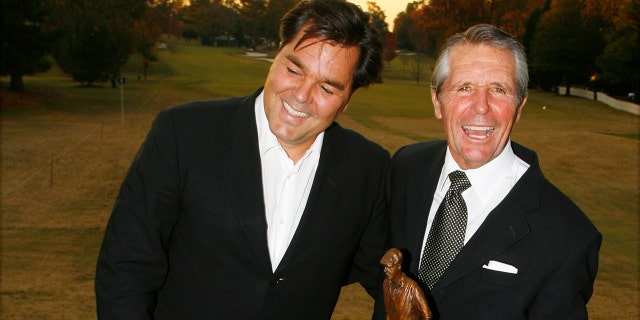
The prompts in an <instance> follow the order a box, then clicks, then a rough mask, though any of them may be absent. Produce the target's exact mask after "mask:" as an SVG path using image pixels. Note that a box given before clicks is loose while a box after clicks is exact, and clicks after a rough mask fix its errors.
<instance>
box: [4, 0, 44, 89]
mask: <svg viewBox="0 0 640 320" xmlns="http://www.w3.org/2000/svg"><path fill="white" fill-rule="evenodd" d="M48 16H49V9H48V7H46V6H45V3H44V0H4V1H3V3H2V31H1V32H2V37H1V38H0V75H3V76H5V75H8V76H10V84H9V90H11V91H24V90H25V87H24V80H23V76H24V75H32V74H35V73H38V72H44V71H47V70H48V69H49V68H51V66H52V64H51V62H49V61H48V60H47V59H46V55H47V54H48V53H49V51H50V49H51V45H52V41H53V39H54V37H55V36H56V33H55V32H54V31H48V30H46V22H47V19H48Z"/></svg>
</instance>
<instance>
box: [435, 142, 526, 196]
mask: <svg viewBox="0 0 640 320" xmlns="http://www.w3.org/2000/svg"><path fill="white" fill-rule="evenodd" d="M516 162H517V157H516V155H515V153H514V152H513V149H512V148H511V140H509V141H507V144H506V146H505V147H504V149H503V150H502V152H501V153H500V154H499V155H498V156H497V157H496V158H494V159H493V160H491V161H489V162H488V163H486V164H485V165H483V166H482V167H480V168H476V169H469V170H462V169H460V166H458V164H457V163H456V161H455V160H454V159H453V156H452V155H451V150H449V148H447V154H446V156H445V160H444V166H443V167H442V173H441V181H440V182H439V187H440V188H443V187H444V185H445V182H446V181H447V179H448V175H449V173H451V172H452V171H455V170H460V171H463V172H464V173H465V174H466V175H467V178H469V182H471V187H472V188H473V190H475V192H476V193H477V195H478V197H479V198H480V199H481V201H483V202H485V203H486V202H487V201H489V200H490V198H491V195H492V194H493V193H494V192H495V190H496V188H497V187H498V186H499V185H500V181H502V179H505V178H509V179H517V177H516V176H515V174H514V170H512V168H513V167H514V165H515V164H516ZM442 177H443V178H442Z"/></svg>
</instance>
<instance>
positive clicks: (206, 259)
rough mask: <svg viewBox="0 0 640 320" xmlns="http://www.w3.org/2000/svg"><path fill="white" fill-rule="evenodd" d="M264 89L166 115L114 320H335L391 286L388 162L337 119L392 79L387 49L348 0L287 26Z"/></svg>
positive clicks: (121, 238) (117, 240)
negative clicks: (358, 298) (387, 270)
mask: <svg viewBox="0 0 640 320" xmlns="http://www.w3.org/2000/svg"><path fill="white" fill-rule="evenodd" d="M281 36H282V39H281V40H282V42H281V43H280V49H279V52H278V54H277V55H276V57H275V59H274V62H273V64H272V66H271V68H270V70H269V73H268V75H267V78H266V81H265V85H264V88H260V89H258V90H257V91H256V92H255V93H254V94H253V95H250V96H246V97H236V98H230V99H225V100H215V101H203V102H191V103H187V104H184V105H181V106H177V107H173V108H170V109H167V110H164V111H162V112H160V113H159V114H158V116H157V118H156V119H155V121H154V123H153V126H152V128H151V130H150V132H149V134H148V136H147V138H146V140H145V141H144V143H143V145H142V147H141V148H140V150H139V151H138V154H137V155H136V157H135V159H134V161H133V163H132V165H131V168H130V169H129V172H128V173H127V175H126V177H125V179H124V182H123V184H122V187H121V189H120V193H119V194H118V198H117V200H116V203H115V206H114V208H113V212H112V214H111V217H110V219H109V223H108V225H107V229H106V231H105V235H104V240H103V244H102V247H101V250H100V255H99V258H98V264H97V272H96V283H95V286H96V298H97V311H98V316H99V318H101V319H172V320H173V319H329V318H330V317H331V314H332V312H333V309H334V307H335V304H336V301H337V299H338V296H339V293H340V289H341V287H342V286H343V285H345V284H349V283H353V282H360V283H361V284H362V285H363V286H364V287H365V288H366V289H367V291H368V292H369V293H370V294H371V295H372V296H373V295H374V294H375V293H376V291H377V290H378V288H377V286H378V280H379V273H380V268H379V264H378V260H379V259H380V257H381V256H382V255H383V254H384V244H383V242H384V232H385V228H386V224H385V223H386V219H385V216H384V212H385V207H384V201H382V199H381V197H380V190H381V180H382V176H383V171H384V168H385V167H386V165H387V163H388V160H389V154H388V152H387V151H385V150H384V149H383V148H381V147H380V146H378V145H377V144H375V143H373V142H371V141H368V140H366V139H365V138H364V137H362V136H361V135H359V134H357V133H355V132H353V131H351V130H347V129H343V128H342V127H340V126H339V125H338V124H337V123H336V122H335V121H334V120H335V119H336V117H337V116H338V114H339V113H340V112H342V111H343V110H344V109H345V108H346V106H347V104H348V102H349V99H350V98H351V95H352V93H353V92H354V91H355V90H356V89H357V88H359V87H366V86H368V85H369V84H371V83H373V82H376V81H378V80H379V78H380V71H381V67H382V63H381V61H382V60H381V49H382V48H381V41H380V39H379V37H378V35H377V34H376V33H375V31H374V29H372V28H371V26H370V25H369V20H368V16H367V15H366V14H365V13H363V12H362V11H361V10H360V9H359V8H358V7H357V6H355V5H353V4H351V3H348V2H346V1H344V0H308V1H302V2H300V3H299V4H298V5H297V6H296V7H294V8H293V9H292V10H290V11H289V12H288V13H287V14H286V15H285V17H284V18H283V19H282V24H281Z"/></svg>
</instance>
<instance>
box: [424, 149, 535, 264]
mask: <svg viewBox="0 0 640 320" xmlns="http://www.w3.org/2000/svg"><path fill="white" fill-rule="evenodd" d="M528 168H529V164H528V163H526V162H524V161H523V160H522V159H520V158H518V157H517V156H516V155H515V153H513V149H512V148H511V140H509V141H508V142H507V145H506V146H505V148H504V150H502V152H501V153H500V155H498V156H497V157H496V158H495V159H493V160H491V161H489V163H487V164H485V165H483V166H482V167H480V168H477V169H470V170H462V169H460V167H459V166H458V164H457V163H456V161H455V160H453V157H452V156H451V151H450V150H449V148H447V154H446V156H445V160H444V166H442V171H441V172H440V179H439V180H438V186H437V187H436V191H435V193H434V195H433V202H432V203H431V209H430V210H429V219H428V220H427V228H426V230H425V234H424V239H423V241H422V250H421V251H420V252H421V255H422V252H424V246H425V244H426V243H427V237H428V235H429V230H430V229H431V225H432V224H433V219H434V217H435V215H436V211H437V210H438V207H439V206H440V203H441V202H442V199H443V198H444V195H445V194H446V193H447V190H448V189H449V186H450V185H451V182H450V181H449V173H451V172H452V171H455V170H460V171H463V172H464V173H465V174H466V175H467V178H468V179H469V182H471V187H470V188H469V189H467V190H465V191H464V192H463V193H462V197H463V198H464V202H465V203H466V205H467V213H468V216H467V230H466V234H465V237H464V243H465V244H466V243H467V242H468V241H469V239H471V237H472V236H473V234H474V233H475V232H476V231H477V230H478V228H480V225H481V224H482V223H483V222H484V220H485V219H486V218H487V216H488V215H489V213H490V212H491V210H493V209H494V208H495V207H496V206H498V204H499V203H500V202H501V201H502V200H503V199H504V198H505V197H506V196H507V194H508V193H509V191H511V189H512V188H513V186H514V185H515V184H516V182H518V179H520V178H521V177H522V175H523V174H524V173H525V172H526V171H527V169H528Z"/></svg>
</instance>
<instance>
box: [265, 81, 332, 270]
mask: <svg viewBox="0 0 640 320" xmlns="http://www.w3.org/2000/svg"><path fill="white" fill-rule="evenodd" d="M255 116H256V125H257V128H258V146H259V149H260V161H261V163H262V186H263V195H264V204H265V209H266V212H265V214H266V219H267V240H268V245H269V255H270V258H271V267H272V269H273V271H275V270H276V268H277V267H278V264H279V263H280V261H281V260H282V258H283V257H284V254H285V252H286V251H287V248H288V247H289V244H290V243H291V239H293V235H294V234H295V232H296V229H297V228H298V224H299V223H300V218H301V217H302V213H303V212H304V209H305V206H306V203H307V199H308V198H309V193H310V191H311V186H312V185H313V178H314V176H315V173H316V169H317V168H318V162H319V161H320V152H321V151H322V141H323V140H324V132H322V133H320V134H318V136H317V137H316V140H315V141H314V143H313V144H312V145H311V147H309V149H308V150H307V151H306V153H305V154H304V155H303V156H302V158H301V159H300V160H298V162H297V163H294V162H293V160H291V159H290V158H289V156H288V155H287V153H286V151H285V150H284V148H282V145H280V142H279V141H278V139H277V138H276V136H275V135H274V134H273V133H272V132H271V130H270V129H269V122H268V121H267V117H266V115H265V111H264V92H263V93H261V94H260V96H258V98H257V99H256V103H255Z"/></svg>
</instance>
